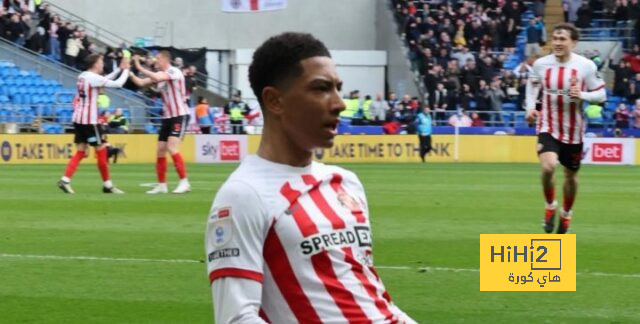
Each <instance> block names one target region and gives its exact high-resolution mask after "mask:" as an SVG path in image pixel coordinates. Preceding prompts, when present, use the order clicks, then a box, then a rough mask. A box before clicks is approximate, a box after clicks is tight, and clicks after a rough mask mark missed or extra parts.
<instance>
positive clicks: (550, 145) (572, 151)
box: [538, 133, 583, 171]
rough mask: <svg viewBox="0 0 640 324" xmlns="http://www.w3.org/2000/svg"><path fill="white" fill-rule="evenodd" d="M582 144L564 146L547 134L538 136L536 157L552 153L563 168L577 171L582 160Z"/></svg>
mask: <svg viewBox="0 0 640 324" xmlns="http://www.w3.org/2000/svg"><path fill="white" fill-rule="evenodd" d="M582 146H583V145H582V143H580V144H565V143H562V142H560V141H558V140H557V139H555V138H553V136H551V134H549V133H540V134H538V155H540V154H542V153H545V152H554V153H556V154H557V155H558V160H559V161H560V164H562V165H563V166H564V167H565V168H567V169H569V170H572V171H578V170H579V169H580V162H581V160H582Z"/></svg>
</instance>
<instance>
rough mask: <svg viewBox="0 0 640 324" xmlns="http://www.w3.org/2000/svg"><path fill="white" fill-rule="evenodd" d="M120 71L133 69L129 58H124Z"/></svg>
mask: <svg viewBox="0 0 640 324" xmlns="http://www.w3.org/2000/svg"><path fill="white" fill-rule="evenodd" d="M120 69H122V70H127V69H131V62H130V61H129V59H128V58H126V57H123V58H122V61H120Z"/></svg>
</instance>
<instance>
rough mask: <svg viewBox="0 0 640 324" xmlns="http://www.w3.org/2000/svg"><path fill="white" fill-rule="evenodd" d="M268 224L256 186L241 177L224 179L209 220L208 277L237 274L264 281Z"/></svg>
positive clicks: (210, 278) (211, 279) (207, 235)
mask: <svg viewBox="0 0 640 324" xmlns="http://www.w3.org/2000/svg"><path fill="white" fill-rule="evenodd" d="M268 226H269V220H268V218H267V213H266V211H265V210H264V207H263V205H262V203H261V200H260V198H259V196H258V194H257V193H256V192H255V190H254V189H253V188H252V187H251V186H249V185H247V184H245V183H244V182H241V181H230V182H227V183H225V184H224V185H223V186H222V188H221V189H220V191H219V192H218V194H217V195H216V197H215V199H214V201H213V206H212V208H211V211H210V213H209V217H208V220H207V231H206V239H205V241H206V242H205V246H206V247H205V248H206V254H207V270H208V272H209V280H210V281H211V282H213V281H214V280H216V279H218V278H222V277H237V278H244V279H250V280H254V281H258V282H262V279H263V272H262V269H263V258H262V247H263V245H264V239H265V237H266V234H267V230H268Z"/></svg>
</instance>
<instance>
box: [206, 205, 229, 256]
mask: <svg viewBox="0 0 640 324" xmlns="http://www.w3.org/2000/svg"><path fill="white" fill-rule="evenodd" d="M208 233H209V241H210V242H211V244H212V245H213V246H215V247H221V246H224V245H225V244H227V243H229V241H231V237H232V236H233V223H232V220H231V207H225V208H219V209H217V210H214V211H213V212H212V213H211V215H210V216H209V230H208Z"/></svg>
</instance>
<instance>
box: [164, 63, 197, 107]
mask: <svg viewBox="0 0 640 324" xmlns="http://www.w3.org/2000/svg"><path fill="white" fill-rule="evenodd" d="M164 74H165V79H164V80H163V81H160V82H158V90H159V91H160V95H161V96H162V101H163V103H164V107H163V114H162V118H172V117H178V116H183V115H188V114H189V111H188V110H187V92H186V87H185V84H184V75H183V74H182V71H180V69H178V68H176V67H174V66H171V67H169V69H167V70H166V71H164Z"/></svg>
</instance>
